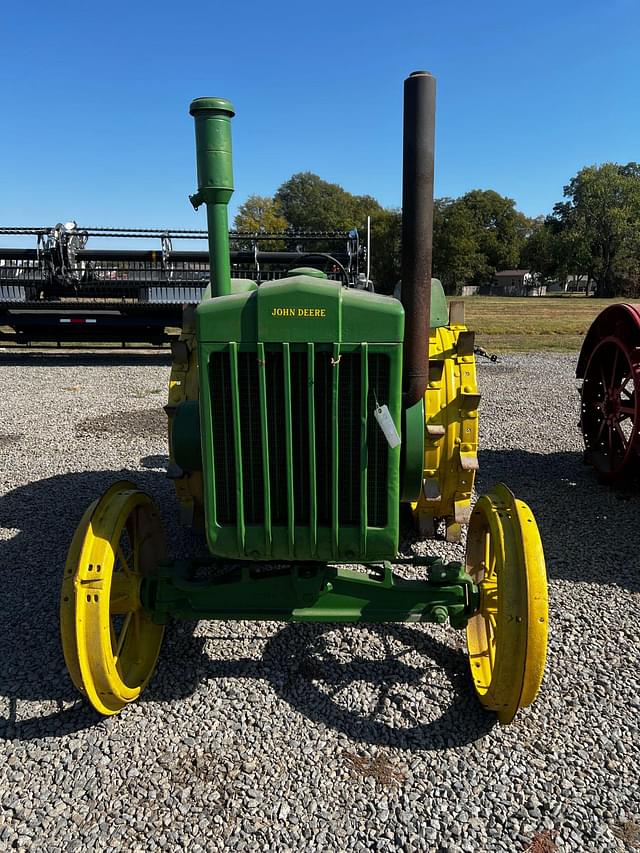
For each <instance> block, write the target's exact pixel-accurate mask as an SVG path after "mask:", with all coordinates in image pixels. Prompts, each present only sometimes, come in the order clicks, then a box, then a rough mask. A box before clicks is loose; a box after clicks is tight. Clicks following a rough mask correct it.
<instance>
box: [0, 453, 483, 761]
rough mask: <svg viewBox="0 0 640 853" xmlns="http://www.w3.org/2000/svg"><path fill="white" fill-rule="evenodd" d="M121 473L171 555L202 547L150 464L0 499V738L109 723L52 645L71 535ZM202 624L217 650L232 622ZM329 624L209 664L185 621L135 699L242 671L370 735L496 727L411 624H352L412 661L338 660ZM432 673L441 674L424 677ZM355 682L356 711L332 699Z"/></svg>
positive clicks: (42, 484)
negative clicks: (416, 711) (154, 515)
mask: <svg viewBox="0 0 640 853" xmlns="http://www.w3.org/2000/svg"><path fill="white" fill-rule="evenodd" d="M160 461H161V460H156V459H152V460H149V462H151V463H152V464H155V463H157V462H160ZM118 479H128V480H131V481H133V482H134V483H136V484H137V485H138V486H139V487H140V488H142V489H144V490H145V491H147V492H149V494H151V495H152V496H153V497H154V499H155V500H156V501H157V502H158V505H159V506H160V509H161V511H162V514H163V517H164V519H165V523H166V526H167V534H168V541H169V542H170V546H171V552H172V554H173V556H174V557H189V556H192V555H194V554H195V553H197V554H198V555H199V556H200V555H202V548H203V543H202V542H198V540H196V539H194V538H193V536H192V534H191V533H190V532H185V531H184V530H182V529H180V528H179V527H178V524H177V521H176V520H175V515H176V513H175V500H174V496H173V490H172V487H171V484H170V483H169V482H168V481H167V480H166V479H165V478H164V477H163V476H162V474H161V473H159V472H158V471H150V470H144V471H139V470H136V471H127V470H121V471H99V472H77V473H72V474H64V475H60V476H56V477H51V478H47V479H44V480H40V481H37V482H34V483H30V484H29V485H27V486H23V487H20V488H17V489H14V490H13V491H11V492H9V493H7V494H5V495H3V496H2V497H0V530H2V535H3V537H4V538H2V539H0V738H4V739H12V738H16V739H20V740H30V739H34V738H42V737H62V736H64V735H67V734H71V733H73V732H77V731H81V730H84V729H88V728H90V727H93V726H96V725H109V723H108V722H106V723H105V722H104V721H102V722H101V718H100V717H99V716H98V715H97V714H96V713H95V712H94V711H93V710H92V709H91V708H90V707H89V706H88V705H87V704H86V703H85V702H84V701H82V700H80V699H79V697H78V694H77V692H76V690H75V688H74V686H73V684H72V683H71V680H70V678H69V675H68V673H67V670H66V666H65V663H64V657H63V654H62V649H61V645H60V639H59V615H58V605H59V595H60V585H61V580H62V572H63V567H64V564H65V560H66V554H67V549H68V546H69V543H70V541H71V537H72V535H73V531H74V530H75V527H76V525H77V523H78V522H79V520H80V518H81V516H82V514H83V512H84V510H85V509H86V507H87V506H88V505H89V504H90V503H91V502H92V500H94V499H95V497H96V496H97V495H99V494H101V493H102V492H103V491H104V490H105V489H106V488H108V487H109V486H110V485H111V484H112V483H113V482H115V481H116V480H118ZM211 625H212V626H213V633H214V634H215V633H216V631H218V632H219V633H220V634H221V640H222V643H223V645H222V648H223V649H224V650H225V651H226V649H228V648H229V643H228V642H227V640H226V639H225V633H227V634H228V633H229V627H228V626H227V625H225V626H218V625H215V623H211ZM336 627H337V626H327V625H299V624H298V625H287V626H285V627H284V628H282V629H280V630H277V632H276V633H275V634H273V635H270V632H269V635H268V636H267V638H266V643H265V642H264V640H265V638H264V637H256V642H259V643H263V649H262V656H261V657H258V658H257V659H246V658H244V659H243V658H242V657H238V658H233V657H232V658H231V659H226V660H225V659H219V660H218V659H215V652H214V655H213V657H212V656H211V654H210V653H209V652H208V650H207V649H205V645H207V646H208V643H209V641H210V638H203V637H201V636H196V635H194V633H193V631H194V626H193V625H192V624H173V625H172V626H170V628H169V630H168V631H167V633H166V639H165V642H164V645H163V649H162V652H161V656H160V661H159V663H158V669H157V671H156V674H155V675H154V677H153V679H152V681H151V683H150V684H149V686H148V688H147V690H146V691H145V693H144V695H143V697H142V698H143V701H144V700H145V699H146V700H149V701H159V702H163V701H167V702H168V701H173V700H176V699H180V698H183V697H188V696H190V695H192V694H193V693H194V692H195V691H196V690H197V689H198V687H199V686H200V685H201V684H202V683H203V682H205V681H209V680H219V679H225V678H243V679H247V681H254V685H253V686H251V687H249V686H248V689H251V690H253V691H255V690H256V689H260V685H261V684H264V686H265V688H266V689H272V690H275V692H276V694H277V695H278V696H279V697H280V698H281V699H282V700H284V701H285V702H287V703H288V704H289V705H290V706H292V707H293V708H295V709H296V710H297V711H299V712H300V713H301V714H303V715H304V716H306V717H307V718H308V719H310V720H314V721H317V722H322V723H324V724H325V725H328V726H333V727H334V728H336V729H337V730H339V731H342V732H345V733H347V734H348V735H350V736H351V737H354V738H356V739H360V740H363V741H366V742H370V743H380V744H388V745H394V744H395V745H398V746H401V747H404V748H421V749H425V748H426V749H429V748H433V749H442V748H445V747H446V746H447V745H449V746H452V745H459V744H462V743H467V742H469V741H472V740H476V739H478V738H479V737H481V736H483V735H484V734H486V733H487V732H488V731H489V730H490V729H491V727H492V726H493V725H494V717H493V715H490V714H486V713H485V712H483V711H482V709H481V708H480V707H479V705H478V703H477V700H476V699H475V697H474V695H473V689H472V686H471V684H470V679H469V678H468V673H467V668H468V664H467V661H466V657H465V655H464V654H463V652H462V651H459V650H456V649H453V648H450V647H449V646H446V645H444V644H443V643H441V642H439V641H438V640H436V639H434V638H433V637H431V636H429V635H428V634H426V633H423V632H422V631H421V630H420V629H419V628H417V629H416V628H414V627H413V626H404V625H388V626H369V627H368V628H364V627H363V628H362V629H360V628H358V627H355V628H353V627H352V628H350V629H349V630H351V631H353V630H356V631H358V630H370V631H372V632H375V637H376V638H378V639H379V640H380V642H383V643H384V642H388V641H391V640H393V642H394V643H395V644H396V646H397V645H398V644H402V645H403V647H404V648H405V650H406V653H407V654H410V655H411V654H414V653H415V654H418V655H419V656H420V664H419V665H416V663H415V661H414V660H413V657H412V658H411V662H408V661H407V660H404V659H403V656H402V655H401V654H400V653H398V651H397V650H396V651H393V652H392V651H389V653H388V654H384V653H383V654H382V655H381V656H380V657H379V659H377V660H372V659H369V658H366V659H365V660H361V659H359V658H358V657H357V656H355V655H352V654H351V653H350V652H349V651H347V655H346V658H345V657H344V655H341V656H340V658H339V659H338V658H335V657H334V656H332V654H331V650H330V649H327V647H326V643H325V635H326V632H327V631H329V630H332V629H334V628H336ZM245 631H246V629H245ZM211 633H212V632H211V631H209V634H211ZM231 633H233V631H231ZM257 633H258V632H257ZM243 636H244V632H243ZM229 642H230V643H231V648H233V644H232V640H230V641H229ZM346 643H347V648H349V640H348V639H347V640H346ZM220 657H221V658H225V657H226V654H225V653H223V654H221V655H220ZM431 671H433V672H434V673H436V672H437V673H438V675H437V677H435V676H434V679H433V680H432V679H431V677H430V673H431ZM354 682H357V683H358V684H361V683H364V684H366V685H368V686H369V687H370V689H371V691H372V694H373V695H375V696H376V697H377V699H376V700H375V701H374V702H373V704H372V705H371V707H369V708H365V709H362V708H360V709H355V710H354V709H351V708H349V707H346V706H345V705H344V704H340V693H341V692H343V691H345V690H348V689H349V685H352V684H353V683H354ZM416 686H417V688H418V689H420V690H422V689H423V688H424V690H426V691H431V692H433V693H434V699H433V701H432V702H431V703H430V705H429V709H430V714H431V716H430V717H429V722H427V723H426V724H424V725H422V724H420V723H419V722H418V723H416V722H415V720H411V719H410V718H411V713H412V709H411V700H410V697H409V698H407V696H406V692H407V690H411V689H413V690H415V689H416ZM443 691H444V692H443ZM438 692H440V693H441V694H442V696H441V697H439V696H438V695H437V694H438ZM394 703H395V705H396V706H398V704H399V706H400V707H399V708H398V713H400V714H401V716H403V721H404V725H402V726H401V727H396V726H395V725H392V724H390V723H389V722H388V721H384V718H383V717H381V716H380V714H379V710H380V708H382V706H383V705H384V706H386V707H387V708H389V706H390V704H394ZM443 709H444V710H443ZM407 720H408V721H409V722H407ZM461 721H464V722H461Z"/></svg>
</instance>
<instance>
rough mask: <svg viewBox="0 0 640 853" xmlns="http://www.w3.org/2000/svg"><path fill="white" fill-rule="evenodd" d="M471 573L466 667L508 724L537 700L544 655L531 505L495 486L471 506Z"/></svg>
mask: <svg viewBox="0 0 640 853" xmlns="http://www.w3.org/2000/svg"><path fill="white" fill-rule="evenodd" d="M466 561H467V571H468V573H469V574H470V575H471V577H472V578H473V580H474V582H475V583H477V584H478V585H479V586H480V590H481V598H480V609H479V611H478V613H477V614H476V615H475V616H474V617H473V618H472V619H470V620H469V623H468V625H467V646H468V649H469V663H470V666H471V674H472V677H473V683H474V687H475V689H476V693H477V694H478V697H479V699H480V701H481V702H482V704H483V705H484V706H485V707H486V708H488V709H489V710H492V711H496V712H497V714H498V719H499V720H500V722H501V723H503V724H506V723H510V722H511V721H512V720H513V718H514V716H515V714H516V712H517V710H518V708H521V707H525V706H527V705H530V704H531V702H533V700H534V699H535V697H536V695H537V693H538V690H539V689H540V684H541V682H542V675H543V672H544V665H545V659H546V651H547V630H548V624H547V623H548V596H547V575H546V570H545V564H544V554H543V551H542V543H541V541H540V534H539V532H538V527H537V525H536V522H535V519H534V517H533V514H532V512H531V510H530V509H529V507H528V506H527V505H526V504H525V503H523V502H522V501H519V500H516V499H515V497H514V496H513V494H512V493H511V492H510V491H509V489H507V487H506V486H504V485H502V484H500V485H498V486H496V487H495V488H494V489H493V490H492V491H491V492H490V493H489V494H488V495H483V496H482V497H481V498H480V499H479V500H478V502H477V503H476V506H475V508H474V511H473V513H472V515H471V522H470V525H469V534H468V539H467V558H466Z"/></svg>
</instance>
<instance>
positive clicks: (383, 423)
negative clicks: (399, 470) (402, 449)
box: [373, 405, 400, 449]
mask: <svg viewBox="0 0 640 853" xmlns="http://www.w3.org/2000/svg"><path fill="white" fill-rule="evenodd" d="M373 416H374V418H375V419H376V420H377V421H378V423H379V424H380V429H381V430H382V432H383V433H384V437H385V438H386V439H387V442H388V444H389V447H391V448H392V449H393V448H394V447H397V446H398V445H399V444H400V436H399V435H398V430H397V429H396V425H395V424H394V422H393V418H392V417H391V412H390V411H389V407H388V406H387V405H384V406H376V407H375V409H374V410H373Z"/></svg>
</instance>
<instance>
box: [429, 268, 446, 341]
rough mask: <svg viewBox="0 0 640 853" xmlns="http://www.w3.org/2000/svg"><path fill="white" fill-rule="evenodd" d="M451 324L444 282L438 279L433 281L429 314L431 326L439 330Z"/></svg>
mask: <svg viewBox="0 0 640 853" xmlns="http://www.w3.org/2000/svg"><path fill="white" fill-rule="evenodd" d="M448 324H449V306H448V305H447V297H446V296H445V295H444V288H443V286H442V282H441V281H440V280H439V279H437V278H432V279H431V311H430V314H429V326H430V327H431V328H432V329H439V328H440V326H447V325H448Z"/></svg>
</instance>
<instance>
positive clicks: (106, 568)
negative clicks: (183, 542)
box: [60, 481, 165, 714]
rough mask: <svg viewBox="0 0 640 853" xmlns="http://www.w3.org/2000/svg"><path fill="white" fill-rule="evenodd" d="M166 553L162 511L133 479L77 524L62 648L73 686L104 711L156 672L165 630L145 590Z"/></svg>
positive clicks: (63, 605)
mask: <svg viewBox="0 0 640 853" xmlns="http://www.w3.org/2000/svg"><path fill="white" fill-rule="evenodd" d="M164 557H165V545H164V531H163V529H162V523H161V520H160V516H159V513H158V510H157V508H156V507H155V504H154V503H153V501H152V500H151V498H150V497H149V496H148V495H146V494H144V492H140V491H138V490H137V489H136V487H135V486H134V485H133V484H132V483H128V482H126V481H122V482H119V483H116V484H115V485H114V486H112V487H111V488H110V489H109V490H108V491H107V492H106V493H105V494H104V495H103V496H102V497H101V498H100V500H98V501H96V502H95V503H93V504H92V505H91V506H90V507H89V508H88V510H87V511H86V512H85V514H84V516H83V518H82V520H81V522H80V524H79V525H78V528H77V530H76V533H75V536H74V538H73V541H72V543H71V547H70V549H69V554H68V557H67V564H66V567H65V574H64V581H63V585H62V595H61V601H60V621H61V631H62V646H63V651H64V656H65V661H66V664H67V669H68V670H69V674H70V675H71V678H72V680H73V682H74V684H75V685H76V687H77V688H78V689H79V690H80V691H81V692H82V693H83V694H84V695H85V696H86V697H87V698H88V700H89V701H90V703H91V704H92V705H93V707H94V708H95V709H96V710H97V711H99V712H100V713H101V714H116V713H117V712H118V711H120V710H122V708H123V707H124V706H125V705H126V704H128V703H129V702H131V701H133V700H134V699H136V698H137V697H138V696H139V695H140V692H141V691H142V689H143V688H144V687H145V685H146V683H147V682H148V680H149V678H150V677H151V675H152V673H153V670H154V668H155V664H156V661H157V658H158V654H159V652H160V646H161V643H162V636H163V633H164V628H163V627H162V626H160V625H156V624H154V623H153V622H152V621H151V619H150V618H149V616H148V615H147V614H146V612H145V611H144V610H143V609H142V606H141V604H140V598H139V589H140V582H141V580H142V578H143V576H145V575H148V574H151V573H152V572H153V571H154V569H155V567H156V566H157V564H158V563H159V562H161V560H162V559H164Z"/></svg>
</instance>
